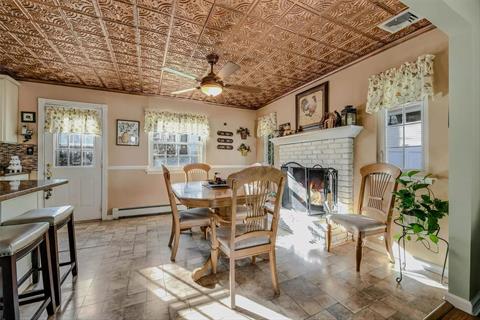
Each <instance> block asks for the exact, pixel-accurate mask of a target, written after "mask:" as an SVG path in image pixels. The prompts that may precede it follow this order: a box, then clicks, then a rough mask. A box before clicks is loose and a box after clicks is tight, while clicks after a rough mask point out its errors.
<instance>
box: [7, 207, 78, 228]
mask: <svg viewBox="0 0 480 320" xmlns="http://www.w3.org/2000/svg"><path fill="white" fill-rule="evenodd" d="M73 209H74V208H73V206H62V207H51V208H41V209H33V210H29V211H27V212H25V213H24V214H21V215H19V216H18V217H15V218H13V219H9V220H7V221H4V222H2V225H16V224H22V223H34V222H48V223H49V224H50V226H54V225H59V224H62V223H63V222H65V220H67V219H68V218H69V217H70V216H71V215H72V214H73Z"/></svg>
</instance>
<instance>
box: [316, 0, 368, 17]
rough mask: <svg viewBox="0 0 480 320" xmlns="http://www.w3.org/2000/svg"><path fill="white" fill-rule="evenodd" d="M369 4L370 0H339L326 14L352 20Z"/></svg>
mask: <svg viewBox="0 0 480 320" xmlns="http://www.w3.org/2000/svg"><path fill="white" fill-rule="evenodd" d="M369 4H370V3H369V2H368V0H339V1H337V3H335V4H334V5H333V6H331V7H330V8H328V9H327V10H326V14H327V15H328V16H329V17H331V18H333V19H342V20H351V19H353V18H354V17H355V16H356V15H358V13H359V12H361V11H363V10H364V9H366V8H368V5H369Z"/></svg>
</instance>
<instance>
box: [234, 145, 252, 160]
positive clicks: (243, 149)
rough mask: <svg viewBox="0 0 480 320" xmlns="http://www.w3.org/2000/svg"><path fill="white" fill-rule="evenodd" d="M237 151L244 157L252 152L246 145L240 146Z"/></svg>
mask: <svg viewBox="0 0 480 320" xmlns="http://www.w3.org/2000/svg"><path fill="white" fill-rule="evenodd" d="M237 150H238V151H240V153H241V154H242V156H244V157H246V156H247V154H248V153H249V152H250V151H251V150H250V147H249V146H247V145H246V144H245V143H242V144H241V145H240V147H238V149H237Z"/></svg>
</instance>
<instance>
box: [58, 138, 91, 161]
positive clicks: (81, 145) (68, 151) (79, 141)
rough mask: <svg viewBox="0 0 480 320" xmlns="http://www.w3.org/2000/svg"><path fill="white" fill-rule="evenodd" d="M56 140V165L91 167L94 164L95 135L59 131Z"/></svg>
mask: <svg viewBox="0 0 480 320" xmlns="http://www.w3.org/2000/svg"><path fill="white" fill-rule="evenodd" d="M54 140H55V143H54V155H55V166H56V167H91V166H93V165H94V159H95V136H94V135H91V134H69V133H58V134H56V135H55V139H54Z"/></svg>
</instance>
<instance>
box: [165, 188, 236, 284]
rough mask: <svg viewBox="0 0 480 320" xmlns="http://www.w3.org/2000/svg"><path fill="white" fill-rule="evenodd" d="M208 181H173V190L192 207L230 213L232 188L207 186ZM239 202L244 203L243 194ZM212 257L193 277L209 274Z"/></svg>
mask: <svg viewBox="0 0 480 320" xmlns="http://www.w3.org/2000/svg"><path fill="white" fill-rule="evenodd" d="M207 184H208V182H207V181H192V182H181V183H173V184H172V190H173V193H174V194H175V196H176V197H177V199H178V200H179V201H180V203H181V204H183V205H184V206H187V207H192V208H211V209H217V211H218V212H219V213H220V214H222V215H228V214H229V213H230V210H228V208H229V207H231V206H232V189H230V188H211V187H207ZM237 202H238V203H239V204H241V203H242V197H241V194H240V196H239V197H238V198H237ZM211 266H212V260H211V257H209V258H208V260H207V261H206V262H205V263H204V265H203V266H202V267H200V268H197V269H195V270H194V271H193V272H192V278H193V280H194V281H197V280H198V279H200V278H201V277H203V276H205V275H207V274H208V271H209V270H210V269H211Z"/></svg>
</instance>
